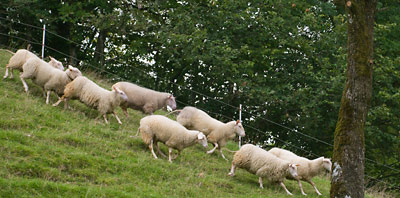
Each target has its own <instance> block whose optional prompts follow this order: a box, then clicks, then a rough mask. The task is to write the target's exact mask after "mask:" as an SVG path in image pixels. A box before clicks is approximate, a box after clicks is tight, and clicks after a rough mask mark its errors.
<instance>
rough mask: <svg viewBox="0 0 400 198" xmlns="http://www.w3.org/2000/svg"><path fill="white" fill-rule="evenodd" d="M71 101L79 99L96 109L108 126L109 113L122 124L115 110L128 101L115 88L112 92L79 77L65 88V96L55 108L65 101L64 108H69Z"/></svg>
mask: <svg viewBox="0 0 400 198" xmlns="http://www.w3.org/2000/svg"><path fill="white" fill-rule="evenodd" d="M70 99H79V100H80V101H81V102H83V103H85V104H86V105H87V106H90V107H93V108H96V109H97V110H98V111H99V113H100V115H99V117H100V116H102V115H103V117H104V121H105V122H106V123H107V124H108V120H107V116H106V115H107V114H108V113H112V114H113V115H114V116H115V119H117V121H118V123H119V124H122V122H121V121H120V120H119V118H118V116H117V114H116V113H115V111H114V109H115V108H116V107H118V106H119V104H120V103H121V101H124V100H127V96H126V94H125V93H124V92H123V91H121V90H119V89H118V88H116V87H114V86H113V87H112V90H111V91H108V90H106V89H104V88H101V87H100V86H99V85H97V84H96V83H94V82H93V81H91V80H89V79H88V78H86V77H84V76H79V77H77V78H75V79H74V80H73V81H72V82H70V83H68V84H67V86H65V89H64V95H63V96H62V97H61V98H60V99H59V100H58V101H57V102H56V103H54V104H53V106H57V105H58V104H60V102H61V101H63V100H64V108H67V107H68V100H70Z"/></svg>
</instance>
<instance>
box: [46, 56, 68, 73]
mask: <svg viewBox="0 0 400 198" xmlns="http://www.w3.org/2000/svg"><path fill="white" fill-rule="evenodd" d="M49 57H50V61H49V64H50V65H51V66H53V67H55V68H57V69H59V70H62V71H64V66H63V64H62V63H61V62H60V61H58V60H56V59H55V58H53V57H51V56H49Z"/></svg>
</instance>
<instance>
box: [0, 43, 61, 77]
mask: <svg viewBox="0 0 400 198" xmlns="http://www.w3.org/2000/svg"><path fill="white" fill-rule="evenodd" d="M30 58H37V59H40V58H39V57H37V56H36V55H35V54H33V53H32V52H30V51H28V50H26V49H20V50H18V51H17V52H16V53H15V54H14V55H13V56H12V57H11V58H10V60H9V61H8V64H7V65H6V73H5V74H4V77H3V79H5V78H7V77H8V69H10V72H11V75H10V78H14V69H18V70H19V71H22V66H23V65H24V64H25V62H26V61H27V60H28V59H30ZM48 63H49V64H50V65H51V66H53V67H54V68H57V69H60V70H64V67H63V65H62V63H61V62H60V61H57V60H56V59H54V58H53V57H51V56H50V61H49V62H48Z"/></svg>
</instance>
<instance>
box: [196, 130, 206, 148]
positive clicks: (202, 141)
mask: <svg viewBox="0 0 400 198" xmlns="http://www.w3.org/2000/svg"><path fill="white" fill-rule="evenodd" d="M197 141H198V142H199V144H201V145H202V146H203V147H205V148H207V146H208V142H207V137H206V136H205V135H204V134H203V133H202V132H199V134H197Z"/></svg>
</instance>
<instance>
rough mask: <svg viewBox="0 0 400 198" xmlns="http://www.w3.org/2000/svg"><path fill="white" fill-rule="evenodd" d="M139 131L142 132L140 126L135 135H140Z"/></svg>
mask: <svg viewBox="0 0 400 198" xmlns="http://www.w3.org/2000/svg"><path fill="white" fill-rule="evenodd" d="M139 132H140V127H139V128H138V129H137V132H136V135H135V136H138V135H139Z"/></svg>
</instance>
